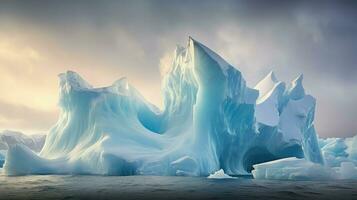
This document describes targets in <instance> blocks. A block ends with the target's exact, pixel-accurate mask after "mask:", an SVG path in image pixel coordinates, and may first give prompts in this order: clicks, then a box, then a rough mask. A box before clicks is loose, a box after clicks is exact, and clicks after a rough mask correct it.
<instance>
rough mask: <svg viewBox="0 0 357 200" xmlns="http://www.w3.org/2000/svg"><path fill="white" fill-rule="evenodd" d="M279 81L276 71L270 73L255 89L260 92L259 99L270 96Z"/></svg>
mask: <svg viewBox="0 0 357 200" xmlns="http://www.w3.org/2000/svg"><path fill="white" fill-rule="evenodd" d="M278 83H279V81H278V79H277V78H276V76H275V73H274V71H270V72H269V73H268V74H267V75H266V76H265V77H264V78H263V79H262V80H261V81H259V83H258V84H257V85H256V86H255V87H254V89H256V90H259V98H261V97H264V96H265V95H266V94H268V93H269V92H270V91H271V90H272V89H273V88H274V87H275V86H276V84H278Z"/></svg>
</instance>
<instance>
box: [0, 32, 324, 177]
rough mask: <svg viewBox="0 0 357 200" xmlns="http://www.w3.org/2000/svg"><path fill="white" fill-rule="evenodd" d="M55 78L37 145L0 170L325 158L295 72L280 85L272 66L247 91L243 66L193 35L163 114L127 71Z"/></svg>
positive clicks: (164, 170)
mask: <svg viewBox="0 0 357 200" xmlns="http://www.w3.org/2000/svg"><path fill="white" fill-rule="evenodd" d="M59 78H60V99H59V105H60V107H61V114H60V117H59V119H58V121H57V123H56V124H55V125H54V126H53V128H52V129H51V130H50V131H49V133H48V135H47V138H46V142H45V145H44V147H43V149H42V151H41V152H40V153H39V154H36V153H34V152H32V151H31V150H29V149H28V148H26V147H25V146H22V145H16V146H14V147H12V148H10V149H9V151H8V156H7V157H6V161H5V165H4V169H5V173H6V174H8V175H20V174H46V173H48V174H104V175H135V174H144V175H148V174H150V175H180V176H181V175H182V176H208V175H209V174H212V173H213V172H216V171H217V170H219V169H222V171H224V172H226V173H227V174H230V175H239V174H249V173H250V171H251V170H252V169H253V167H252V166H253V165H254V164H257V163H262V162H266V161H271V160H276V159H280V158H285V157H292V156H296V157H305V158H306V159H307V160H309V161H312V162H316V163H322V162H323V159H322V157H321V152H320V149H319V147H318V143H317V137H316V134H315V130H314V126H313V120H314V110H315V99H314V98H313V97H312V96H309V95H305V92H303V91H304V90H303V88H302V84H301V80H300V79H297V81H295V82H293V83H292V84H291V87H289V88H288V89H286V88H285V84H284V83H282V82H279V81H277V80H276V77H275V76H274V74H273V73H271V74H270V75H268V77H267V78H265V79H264V80H263V81H262V82H261V83H259V84H258V85H257V86H256V87H255V89H252V88H249V87H247V86H246V82H245V80H244V79H243V76H242V74H241V72H240V71H238V70H237V69H236V68H234V67H233V66H231V65H230V64H228V63H227V62H226V61H224V59H223V58H221V57H220V56H219V55H217V54H216V53H214V52H213V51H212V50H210V49H209V48H207V47H206V46H204V45H202V44H201V43H199V42H197V41H195V40H194V39H192V38H189V41H188V45H187V48H184V47H178V48H177V49H176V51H175V56H174V59H173V63H172V66H171V68H170V69H169V71H168V72H167V74H166V75H165V76H164V78H163V86H162V90H163V100H164V109H163V110H162V111H160V110H159V109H158V108H157V107H155V106H154V105H152V104H150V103H148V102H147V101H146V100H145V99H144V98H143V97H142V96H141V94H140V93H139V92H138V91H137V90H136V89H135V88H134V87H133V86H132V85H130V83H129V82H128V80H127V79H125V78H122V79H120V80H118V81H116V82H115V83H114V84H113V85H112V86H109V87H105V88H93V87H92V86H90V85H89V84H88V83H87V82H86V81H85V80H83V79H82V78H81V77H80V76H79V75H78V74H77V73H75V72H71V71H68V72H66V73H63V74H60V75H59Z"/></svg>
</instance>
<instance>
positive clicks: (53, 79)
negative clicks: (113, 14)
mask: <svg viewBox="0 0 357 200" xmlns="http://www.w3.org/2000/svg"><path fill="white" fill-rule="evenodd" d="M28 33H29V32H28ZM28 33H27V34H26V35H21V34H8V35H5V34H3V33H2V34H0V80H1V84H0V91H1V96H0V109H1V110H0V130H2V129H15V130H20V131H24V132H27V133H36V132H45V131H46V130H47V129H49V128H50V127H51V125H53V124H55V122H56V118H57V115H58V113H59V108H58V106H57V102H58V92H59V91H58V74H59V73H62V72H64V71H66V70H73V71H76V72H78V73H79V74H80V75H81V76H82V77H83V78H84V79H86V80H87V81H88V82H89V83H90V84H91V85H93V86H94V87H105V86H109V85H110V84H111V83H113V82H114V81H115V80H117V79H119V78H121V77H122V76H125V73H121V70H119V69H120V67H119V66H118V68H117V69H115V67H114V68H112V70H108V68H101V67H97V66H100V64H101V63H102V61H101V60H96V59H95V57H93V56H92V55H88V56H87V57H86V58H85V59H83V57H82V58H81V59H83V60H84V61H81V60H80V59H79V58H78V59H77V58H76V57H74V56H71V55H69V54H66V51H65V50H63V51H61V50H59V49H56V47H54V46H52V45H54V44H51V43H52V42H53V40H52V41H51V40H48V41H46V40H45V38H46V37H45V36H43V37H42V38H43V40H37V39H38V38H40V37H39V36H38V35H37V36H33V35H30V34H28ZM118 37H120V38H122V39H124V36H123V35H120V34H118ZM117 42H119V43H120V42H121V41H119V39H118V40H117ZM129 48H137V47H135V44H133V45H132V46H131V47H129ZM129 50H130V51H137V50H136V49H129ZM137 52H139V55H138V57H139V58H140V51H137ZM79 57H80V56H79ZM139 58H138V59H139ZM118 62H120V61H118ZM128 78H129V81H130V83H131V84H133V85H134V86H135V87H137V88H138V89H139V90H140V91H141V92H142V94H143V95H144V96H145V97H146V98H147V99H148V100H149V101H151V102H153V103H155V104H157V105H161V96H160V86H159V85H160V84H157V83H153V84H147V82H145V81H142V80H140V79H135V78H132V77H128ZM36 120H37V121H36Z"/></svg>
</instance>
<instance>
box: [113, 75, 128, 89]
mask: <svg viewBox="0 0 357 200" xmlns="http://www.w3.org/2000/svg"><path fill="white" fill-rule="evenodd" d="M112 87H114V88H116V89H117V90H118V91H122V90H125V91H126V90H129V81H128V78H127V77H122V78H120V79H118V80H117V81H115V82H114V83H113V85H112Z"/></svg>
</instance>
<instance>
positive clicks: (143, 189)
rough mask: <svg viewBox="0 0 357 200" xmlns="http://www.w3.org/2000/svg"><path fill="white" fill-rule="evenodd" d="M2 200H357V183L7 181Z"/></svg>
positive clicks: (1, 181) (0, 187) (0, 189)
mask: <svg viewBox="0 0 357 200" xmlns="http://www.w3.org/2000/svg"><path fill="white" fill-rule="evenodd" d="M0 199H334V200H335V199H357V181H330V182H328V181H324V182H316V181H261V180H254V179H251V178H238V179H234V180H228V179H226V180H212V179H207V178H200V177H163V176H161V177H160V176H124V177H123V176H121V177H120V176H70V175H68V176H67V175H66V176H62V175H60V176H59V175H42V176H17V177H7V176H3V175H1V176H0Z"/></svg>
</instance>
